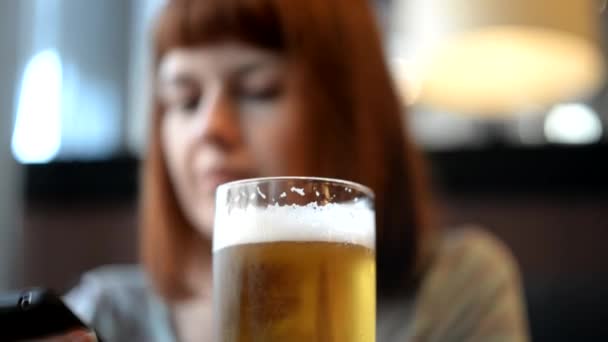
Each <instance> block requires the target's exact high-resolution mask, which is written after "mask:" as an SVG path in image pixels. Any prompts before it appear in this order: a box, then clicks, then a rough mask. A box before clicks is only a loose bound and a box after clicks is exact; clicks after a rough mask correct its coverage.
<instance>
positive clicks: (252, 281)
mask: <svg viewBox="0 0 608 342" xmlns="http://www.w3.org/2000/svg"><path fill="white" fill-rule="evenodd" d="M214 259H215V261H214V265H213V267H214V268H215V269H218V270H219V272H218V273H217V276H216V277H218V278H215V279H214V281H215V284H214V286H216V292H215V294H216V297H215V298H214V300H215V301H216V302H215V312H214V314H215V315H217V317H216V322H217V326H216V327H215V329H219V331H221V332H222V333H221V335H222V336H224V340H222V342H223V341H243V342H245V341H269V342H270V341H294V342H298V341H303V342H304V341H307V342H308V341H328V342H330V341H331V342H333V341H344V342H346V341H351V342H369V341H373V340H374V333H375V329H374V324H375V322H374V320H375V310H376V307H375V304H376V301H375V298H374V296H375V293H376V291H375V258H374V252H373V251H372V250H370V249H369V248H367V247H365V246H360V245H353V244H348V243H335V242H323V241H311V242H298V241H281V242H269V243H253V244H243V245H237V246H231V247H227V248H224V249H222V250H220V251H217V252H215V255H214Z"/></svg>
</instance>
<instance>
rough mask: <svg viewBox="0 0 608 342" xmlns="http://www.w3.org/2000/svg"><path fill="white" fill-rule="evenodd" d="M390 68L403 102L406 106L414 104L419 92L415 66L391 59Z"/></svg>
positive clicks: (398, 59)
mask: <svg viewBox="0 0 608 342" xmlns="http://www.w3.org/2000/svg"><path fill="white" fill-rule="evenodd" d="M390 67H391V72H392V74H393V77H394V81H395V85H396V87H397V91H398V92H399V95H400V96H401V98H402V100H403V102H404V103H405V104H406V105H408V106H409V105H412V104H414V103H415V102H416V101H417V100H418V99H419V97H420V91H421V88H420V75H418V74H417V73H416V66H415V65H414V64H413V63H412V62H409V61H407V60H405V59H403V58H393V59H392V60H391V61H390Z"/></svg>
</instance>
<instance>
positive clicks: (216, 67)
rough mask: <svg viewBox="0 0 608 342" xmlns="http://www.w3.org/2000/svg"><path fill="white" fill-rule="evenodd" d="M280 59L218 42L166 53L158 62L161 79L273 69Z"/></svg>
mask: <svg viewBox="0 0 608 342" xmlns="http://www.w3.org/2000/svg"><path fill="white" fill-rule="evenodd" d="M284 62H285V60H284V58H283V57H282V56H281V55H279V54H278V53H275V52H273V51H270V50H267V49H262V48H257V47H253V46H250V45H246V44H242V43H234V42H229V43H220V44H213V45H204V46H198V47H190V48H175V49H172V50H170V51H168V52H167V53H166V54H165V55H164V56H163V58H162V59H161V61H160V65H159V73H160V76H161V78H166V77H173V76H175V75H177V74H183V73H187V74H193V75H197V74H205V73H210V72H211V73H216V74H228V75H233V74H243V73H247V72H249V71H252V70H256V69H261V68H275V67H280V66H282V65H283V64H284Z"/></svg>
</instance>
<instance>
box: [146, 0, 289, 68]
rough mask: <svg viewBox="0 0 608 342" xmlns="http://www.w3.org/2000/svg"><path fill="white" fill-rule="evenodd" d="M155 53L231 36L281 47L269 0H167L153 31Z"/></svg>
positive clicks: (273, 6)
mask: <svg viewBox="0 0 608 342" xmlns="http://www.w3.org/2000/svg"><path fill="white" fill-rule="evenodd" d="M154 37H155V47H156V51H155V55H156V57H157V58H160V57H161V56H162V55H164V54H165V53H166V52H167V51H169V50H171V49H174V48H180V47H192V46H197V45H205V44H212V43H214V42H218V41H223V40H227V39H234V40H237V41H241V42H243V43H246V44H251V45H255V46H259V47H263V48H268V49H272V50H281V49H282V48H283V34H282V27H281V24H280V19H279V15H278V11H277V4H276V1H273V0H245V1H243V0H170V1H169V3H168V4H167V5H166V8H165V9H164V10H163V11H162V13H161V15H160V17H159V18H158V22H157V25H156V31H155V35H154Z"/></svg>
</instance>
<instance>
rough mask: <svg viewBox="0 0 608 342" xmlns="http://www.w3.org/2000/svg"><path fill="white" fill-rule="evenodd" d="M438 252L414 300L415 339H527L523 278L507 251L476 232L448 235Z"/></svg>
mask: <svg viewBox="0 0 608 342" xmlns="http://www.w3.org/2000/svg"><path fill="white" fill-rule="evenodd" d="M436 247H437V248H436V253H435V257H434V261H433V262H432V263H431V266H430V267H429V268H428V270H427V273H426V275H425V277H424V279H423V280H422V282H421V285H420V289H419V291H418V295H417V300H416V302H417V303H416V324H415V325H416V328H415V331H416V335H417V336H428V334H435V335H437V334H446V335H445V336H449V335H451V334H457V335H458V336H467V337H469V338H470V339H472V338H473V336H475V337H480V336H481V337H480V338H478V339H473V340H484V338H486V340H488V339H489V338H490V336H492V337H497V336H503V337H504V336H507V337H510V338H506V339H498V340H499V341H503V340H506V341H522V340H526V323H525V313H524V311H525V310H524V305H523V298H522V294H521V279H520V274H519V269H518V266H517V262H516V261H515V258H514V257H513V255H512V254H511V252H510V250H509V248H508V247H507V246H506V245H505V244H504V243H503V242H502V241H500V240H499V239H498V238H497V237H495V236H494V235H493V234H491V233H489V232H488V231H486V230H483V229H481V228H476V227H466V228H461V229H457V230H450V231H448V232H447V233H445V235H444V236H443V237H442V239H441V240H440V242H439V243H438V244H437V246H436ZM470 339H469V340H470Z"/></svg>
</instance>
